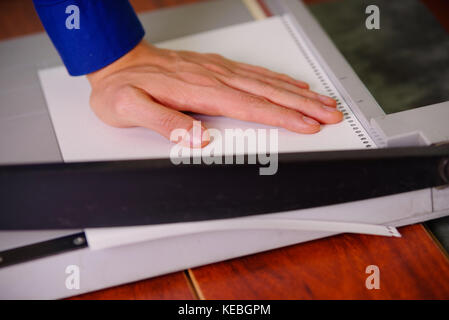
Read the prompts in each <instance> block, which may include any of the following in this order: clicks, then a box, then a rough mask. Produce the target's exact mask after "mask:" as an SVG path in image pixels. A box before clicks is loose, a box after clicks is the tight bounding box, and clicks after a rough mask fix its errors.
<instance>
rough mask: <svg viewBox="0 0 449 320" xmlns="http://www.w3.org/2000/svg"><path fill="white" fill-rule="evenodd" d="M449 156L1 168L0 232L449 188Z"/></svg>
mask: <svg viewBox="0 0 449 320" xmlns="http://www.w3.org/2000/svg"><path fill="white" fill-rule="evenodd" d="M448 159H449V146H447V145H446V146H439V147H420V148H395V149H377V150H363V151H361V150H352V151H338V152H313V153H292V154H279V159H278V163H279V168H278V172H277V173H276V174H275V175H272V176H261V175H259V167H260V166H259V165H257V164H256V165H249V164H245V165H236V164H233V165H217V164H214V165H206V164H201V165H178V166H175V165H173V164H172V163H171V161H170V160H169V159H161V160H140V161H112V162H90V163H66V164H39V165H18V166H17V165H16V166H1V167H0V230H31V229H62V228H87V227H114V226H131V225H143V224H160V223H173V222H183V221H198V220H209V219H220V218H233V217H239V216H248V215H254V214H264V213H271V212H279V211H286V210H294V209H304V208H310V207H316V206H324V205H331V204H336V203H342V202H348V201H356V200H362V199H367V198H373V197H380V196H385V195H389V194H395V193H401V192H407V191H412V190H417V189H423V188H428V187H433V186H440V185H444V184H447V183H448V181H449V179H448V177H449V172H448V171H449V166H448V161H449V160H448Z"/></svg>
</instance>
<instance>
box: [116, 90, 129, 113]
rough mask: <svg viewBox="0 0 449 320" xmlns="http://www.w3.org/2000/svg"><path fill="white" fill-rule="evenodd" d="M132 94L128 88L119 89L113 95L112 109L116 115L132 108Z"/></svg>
mask: <svg viewBox="0 0 449 320" xmlns="http://www.w3.org/2000/svg"><path fill="white" fill-rule="evenodd" d="M132 105H133V104H132V95H131V93H130V92H129V91H128V90H125V89H122V90H119V91H118V92H117V93H116V94H115V96H114V102H113V109H114V111H115V113H116V114H117V115H118V116H125V115H127V114H129V113H130V111H131V108H132Z"/></svg>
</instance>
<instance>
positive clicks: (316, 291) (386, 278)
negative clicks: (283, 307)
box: [190, 225, 449, 299]
mask: <svg viewBox="0 0 449 320" xmlns="http://www.w3.org/2000/svg"><path fill="white" fill-rule="evenodd" d="M400 232H401V233H402V236H403V237H402V238H385V237H376V236H367V235H353V234H343V235H339V236H335V237H331V238H326V239H321V240H316V241H311V242H308V243H303V244H300V245H295V246H291V247H286V248H282V249H277V250H273V251H270V252H267V253H262V254H256V255H252V256H248V257H244V258H239V259H234V260H231V261H226V262H221V263H216V264H212V265H209V266H205V267H201V268H196V269H193V270H191V271H190V274H191V277H192V279H193V282H194V283H195V286H196V287H197V290H198V294H199V296H200V298H202V299H449V260H448V259H447V257H446V256H444V255H443V254H442V253H441V251H440V248H439V247H438V246H437V245H436V244H435V242H434V241H433V239H432V238H431V237H430V236H429V235H428V234H427V232H426V230H424V228H423V226H422V225H414V226H408V227H405V228H401V229H400ZM369 265H376V266H378V267H379V271H380V289H378V290H377V289H372V290H368V289H367V288H366V286H365V281H366V279H367V277H368V276H369V275H370V274H367V273H366V272H365V271H366V268H367V266H369Z"/></svg>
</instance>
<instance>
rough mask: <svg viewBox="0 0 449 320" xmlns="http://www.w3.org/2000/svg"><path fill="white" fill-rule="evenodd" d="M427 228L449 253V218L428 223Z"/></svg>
mask: <svg viewBox="0 0 449 320" xmlns="http://www.w3.org/2000/svg"><path fill="white" fill-rule="evenodd" d="M426 226H427V228H428V229H429V230H430V231H431V232H432V233H433V234H434V236H435V237H436V238H437V239H438V241H440V243H441V245H442V246H443V247H444V249H446V251H447V252H449V217H444V218H441V219H437V220H433V221H428V222H426Z"/></svg>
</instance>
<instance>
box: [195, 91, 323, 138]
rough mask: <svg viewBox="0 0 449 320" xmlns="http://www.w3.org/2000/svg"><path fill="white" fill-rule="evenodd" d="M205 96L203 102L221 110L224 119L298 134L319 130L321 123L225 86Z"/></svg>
mask: <svg viewBox="0 0 449 320" xmlns="http://www.w3.org/2000/svg"><path fill="white" fill-rule="evenodd" d="M203 97H204V99H205V100H204V102H203V103H205V104H206V103H208V105H207V106H206V109H212V110H219V114H220V115H222V116H225V117H230V118H234V119H239V120H244V121H251V122H257V123H262V124H266V125H270V126H275V127H282V128H285V129H287V130H290V131H294V132H298V133H307V134H310V133H316V132H318V131H320V123H319V122H317V121H316V120H314V119H312V118H310V117H307V116H305V115H303V114H301V113H300V112H297V111H295V110H292V109H288V108H284V107H282V106H278V105H276V104H274V103H272V102H270V101H268V100H266V99H264V98H262V97H259V96H255V95H251V94H247V93H244V92H242V91H239V90H235V89H232V88H226V87H225V86H223V88H220V89H216V90H215V91H212V92H210V91H209V92H208V91H204V95H203ZM206 113H207V112H206Z"/></svg>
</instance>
